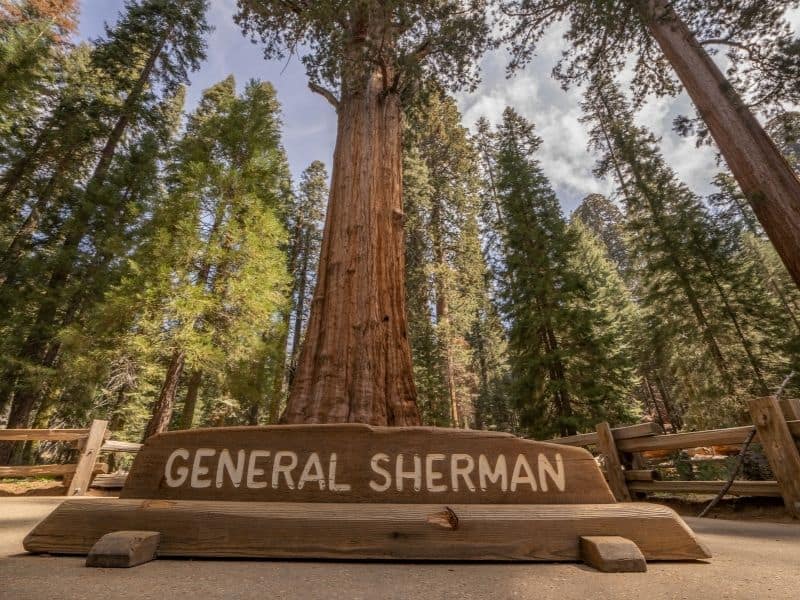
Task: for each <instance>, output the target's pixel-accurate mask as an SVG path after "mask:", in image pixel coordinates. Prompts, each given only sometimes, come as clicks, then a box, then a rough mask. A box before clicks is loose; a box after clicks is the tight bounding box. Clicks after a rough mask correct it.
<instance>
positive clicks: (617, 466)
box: [597, 423, 631, 502]
mask: <svg viewBox="0 0 800 600" xmlns="http://www.w3.org/2000/svg"><path fill="white" fill-rule="evenodd" d="M597 449H598V450H599V451H600V453H601V454H602V455H603V456H604V457H605V461H606V474H607V475H608V487H610V488H611V491H612V492H613V494H614V497H615V498H616V499H617V500H619V501H620V502H630V501H631V494H630V492H629V491H628V485H627V483H626V482H625V473H624V471H623V470H622V463H621V462H620V460H619V453H618V452H617V445H616V444H615V443H614V434H613V433H612V432H611V427H609V425H608V423H600V424H599V425H598V426H597Z"/></svg>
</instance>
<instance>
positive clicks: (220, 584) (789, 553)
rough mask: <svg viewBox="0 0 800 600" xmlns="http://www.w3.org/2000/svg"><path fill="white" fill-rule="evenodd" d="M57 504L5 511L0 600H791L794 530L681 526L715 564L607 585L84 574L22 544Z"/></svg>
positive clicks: (162, 567)
mask: <svg viewBox="0 0 800 600" xmlns="http://www.w3.org/2000/svg"><path fill="white" fill-rule="evenodd" d="M62 501H63V498H41V497H31V498H2V499H0V582H1V583H0V597H2V598H9V599H12V598H13V599H14V600H34V599H36V600H38V599H40V598H51V599H53V600H73V599H83V598H86V599H92V600H94V599H96V598H114V599H121V600H124V599H127V598H131V599H135V600H147V599H149V598H153V599H159V600H161V599H163V598H168V597H174V598H188V597H198V598H203V599H204V600H214V599H217V598H220V599H222V598H225V599H230V600H239V599H249V598H259V599H260V598H265V597H268V598H276V599H294V598H297V599H303V600H306V599H315V598H334V599H336V598H341V599H347V600H358V599H364V600H372V599H379V600H383V599H401V598H403V599H409V600H414V599H420V600H422V599H424V600H437V599H440V598H453V599H459V600H469V599H477V598H500V599H507V598H537V599H540V598H558V599H559V600H570V599H573V598H574V599H580V600H586V598H592V599H598V600H602V599H612V598H613V599H615V600H625V599H627V598H636V599H637V600H641V598H648V600H659V599H662V598H663V599H666V598H670V599H671V598H685V599H689V600H693V599H695V598H697V599H707V598H714V599H718V598H719V599H723V598H725V599H739V598H742V599H745V598H746V599H748V600H752V599H754V598H769V599H770V600H777V599H783V598H786V599H789V598H796V597H797V590H798V589H800V570H799V569H798V568H797V565H798V564H800V524H797V525H789V524H778V523H766V522H754V523H745V522H739V521H729V520H724V519H696V518H688V519H687V522H688V523H689V525H690V526H691V527H692V528H693V529H694V530H695V531H696V532H697V534H698V535H699V537H700V539H701V540H702V541H703V542H704V543H705V544H706V545H707V546H708V547H709V548H710V549H711V552H712V554H713V555H714V558H712V559H710V560H708V561H696V562H684V563H651V564H650V565H649V571H648V572H647V573H627V574H614V575H609V574H602V573H598V572H597V571H594V570H592V569H589V568H587V567H585V566H584V565H580V564H549V563H544V564H541V563H540V564H502V563H489V564H475V563H433V564H431V563H407V562H402V563H401V562H396V563H391V562H366V561H362V562H333V561H266V560H263V561H246V560H194V561H192V560H163V559H160V560H156V561H154V562H151V563H148V564H146V565H142V566H140V567H137V568H134V569H119V570H117V569H114V570H108V569H87V568H85V567H84V566H83V562H84V559H83V558H80V557H54V556H30V555H26V554H24V553H23V550H22V539H23V537H24V536H25V534H27V533H28V531H30V529H31V528H32V527H33V526H34V525H35V524H36V522H37V521H39V520H40V519H42V518H44V517H45V516H46V515H47V514H48V513H49V512H50V511H51V510H53V508H55V506H56V505H57V504H58V503H60V502H62Z"/></svg>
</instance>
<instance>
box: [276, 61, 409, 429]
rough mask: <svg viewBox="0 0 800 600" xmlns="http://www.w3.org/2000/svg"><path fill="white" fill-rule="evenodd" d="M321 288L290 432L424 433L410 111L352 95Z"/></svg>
mask: <svg viewBox="0 0 800 600" xmlns="http://www.w3.org/2000/svg"><path fill="white" fill-rule="evenodd" d="M343 88H344V90H343V92H342V98H341V100H340V102H339V106H338V116H339V118H338V136H337V141H336V150H335V153H334V161H333V178H332V186H331V195H330V201H329V206H328V215H327V220H326V223H325V231H324V235H323V241H322V250H321V256H320V267H319V270H318V282H317V287H316V290H315V293H314V299H313V302H312V307H311V316H310V319H309V323H308V328H307V331H306V337H305V344H304V345H303V349H302V351H301V354H300V359H299V361H298V365H297V371H296V373H295V376H294V380H293V383H292V389H291V393H290V396H289V401H288V403H287V407H286V410H285V412H284V414H283V417H282V421H283V422H285V423H341V422H359V423H371V424H373V425H398V426H401V425H418V424H419V423H420V418H419V412H418V411H417V405H416V389H415V387H414V381H413V372H412V366H411V350H410V347H409V343H408V338H407V334H406V314H405V259H404V247H403V246H404V239H403V212H402V143H401V133H402V107H401V104H400V99H399V97H398V95H397V93H395V92H393V91H391V90H387V89H386V86H385V85H384V81H383V77H382V76H381V75H380V73H372V74H371V75H369V76H367V77H365V78H364V83H363V84H361V85H346V86H343Z"/></svg>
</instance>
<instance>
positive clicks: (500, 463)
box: [478, 454, 508, 492]
mask: <svg viewBox="0 0 800 600" xmlns="http://www.w3.org/2000/svg"><path fill="white" fill-rule="evenodd" d="M478 474H479V475H478V476H479V478H480V484H481V491H483V492H485V491H486V490H487V489H489V483H494V484H497V482H498V481H500V489H501V490H503V491H504V492H505V491H507V490H508V465H507V464H506V457H505V455H503V454H500V455H498V457H497V462H496V463H495V464H494V469H492V468H491V465H490V464H489V459H488V458H486V455H485V454H481V455H480V456H479V457H478Z"/></svg>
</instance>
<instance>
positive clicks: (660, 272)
mask: <svg viewBox="0 0 800 600" xmlns="http://www.w3.org/2000/svg"><path fill="white" fill-rule="evenodd" d="M584 109H585V110H586V112H587V115H588V119H589V120H590V121H591V122H592V124H593V129H592V132H591V134H592V144H593V146H594V147H595V148H596V149H598V150H599V151H600V152H601V154H602V158H601V161H600V162H599V165H598V169H597V173H598V175H601V176H602V175H606V174H611V175H613V176H614V177H615V178H616V179H617V183H618V186H619V190H620V196H621V198H622V200H623V203H624V205H625V207H626V226H625V227H626V232H627V240H628V247H629V250H630V254H631V257H632V270H633V271H634V274H633V278H634V281H635V283H634V285H635V287H636V290H635V293H636V296H637V297H638V298H639V299H640V301H641V303H642V305H643V307H644V310H645V313H646V314H645V321H646V324H647V329H648V331H650V332H651V333H652V341H651V348H652V349H653V354H652V355H651V356H655V357H658V361H657V365H656V366H655V370H656V371H664V370H666V371H668V372H669V373H670V377H669V378H670V379H672V380H673V381H674V382H675V383H676V384H677V385H678V386H679V387H680V390H679V391H678V395H680V396H682V397H684V398H686V399H687V400H686V402H684V404H685V405H686V406H687V407H688V409H689V410H691V411H693V414H692V415H689V416H690V417H691V418H692V419H693V420H694V423H699V422H700V421H701V420H702V419H703V418H706V416H707V415H708V411H706V410H705V408H707V406H708V403H716V404H718V405H720V406H722V405H724V406H725V409H724V410H721V411H719V412H720V413H721V416H720V417H719V418H720V421H723V420H724V419H726V417H727V420H726V421H724V422H718V423H717V424H718V425H722V424H725V423H728V424H731V423H735V422H737V421H738V420H739V419H740V418H742V416H743V414H744V406H743V404H742V400H741V399H742V397H744V396H748V395H753V394H764V393H768V390H769V389H772V386H773V385H775V384H776V383H775V382H776V380H778V379H779V378H780V373H781V371H783V370H784V369H785V361H786V356H785V354H783V352H784V351H785V349H786V347H787V345H786V342H787V341H786V338H785V337H783V339H782V340H781V341H780V342H779V343H778V352H777V354H778V355H779V358H777V359H776V360H771V361H767V359H766V355H767V353H768V351H767V349H766V347H765V346H763V344H764V342H765V340H766V339H769V338H771V339H773V341H777V340H779V339H781V337H782V336H781V335H780V334H779V333H778V331H779V329H780V328H781V327H785V323H784V324H783V325H781V324H780V316H779V314H778V313H779V311H777V310H776V305H775V304H774V303H773V302H771V301H770V300H769V298H764V294H763V290H761V289H760V284H759V281H758V278H757V275H756V272H755V271H754V269H753V268H751V265H750V264H748V262H747V261H743V260H742V256H741V255H740V254H739V239H740V236H739V234H738V232H736V231H726V230H725V228H724V227H722V226H721V225H720V223H719V222H718V221H715V220H714V219H713V218H712V216H711V215H710V214H709V212H708V211H707V209H706V208H705V207H704V205H703V204H702V202H701V201H700V199H699V198H698V197H697V196H695V195H694V194H693V193H692V192H691V191H690V190H689V189H688V188H687V187H686V186H685V185H683V184H681V183H680V182H679V181H678V180H677V178H676V176H675V174H674V172H673V171H672V170H671V169H670V168H669V167H668V166H667V165H666V164H665V163H664V161H663V158H662V157H661V155H660V153H659V150H658V144H657V140H656V139H655V138H654V137H653V136H652V134H650V133H648V132H647V131H646V130H644V129H643V128H640V127H637V126H636V125H635V124H634V123H633V117H632V113H631V111H630V108H629V107H628V105H627V103H626V101H625V100H624V98H623V97H622V95H621V94H620V93H619V91H618V90H617V89H616V87H615V86H614V84H613V82H611V81H609V80H607V79H604V78H602V77H598V78H596V79H595V80H594V82H593V85H592V87H591V88H590V89H589V91H588V92H587V98H586V101H585V103H584ZM693 329H697V330H698V333H699V334H700V339H697V338H692V337H688V336H687V332H688V331H691V330H693ZM775 335H778V337H777V338H776V337H774V336H775ZM679 347H680V348H681V352H680V353H676V352H675V349H676V348H679ZM773 354H775V353H773ZM707 357H710V359H711V364H713V365H714V370H715V371H716V377H715V378H711V377H709V376H708V375H707V374H706V375H705V376H704V377H702V378H699V377H698V376H697V373H700V372H703V371H704V370H706V369H707V368H708V367H707V366H706V361H707V360H708V359H707ZM644 362H645V364H647V363H648V362H649V361H644ZM768 362H771V365H768V364H767V363H768ZM644 376H645V377H646V378H649V377H650V376H652V373H644ZM662 379H663V378H662ZM673 392H674V390H673ZM665 395H671V396H674V395H676V394H675V393H672V394H669V393H668V394H662V396H665ZM722 415H725V416H722Z"/></svg>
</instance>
